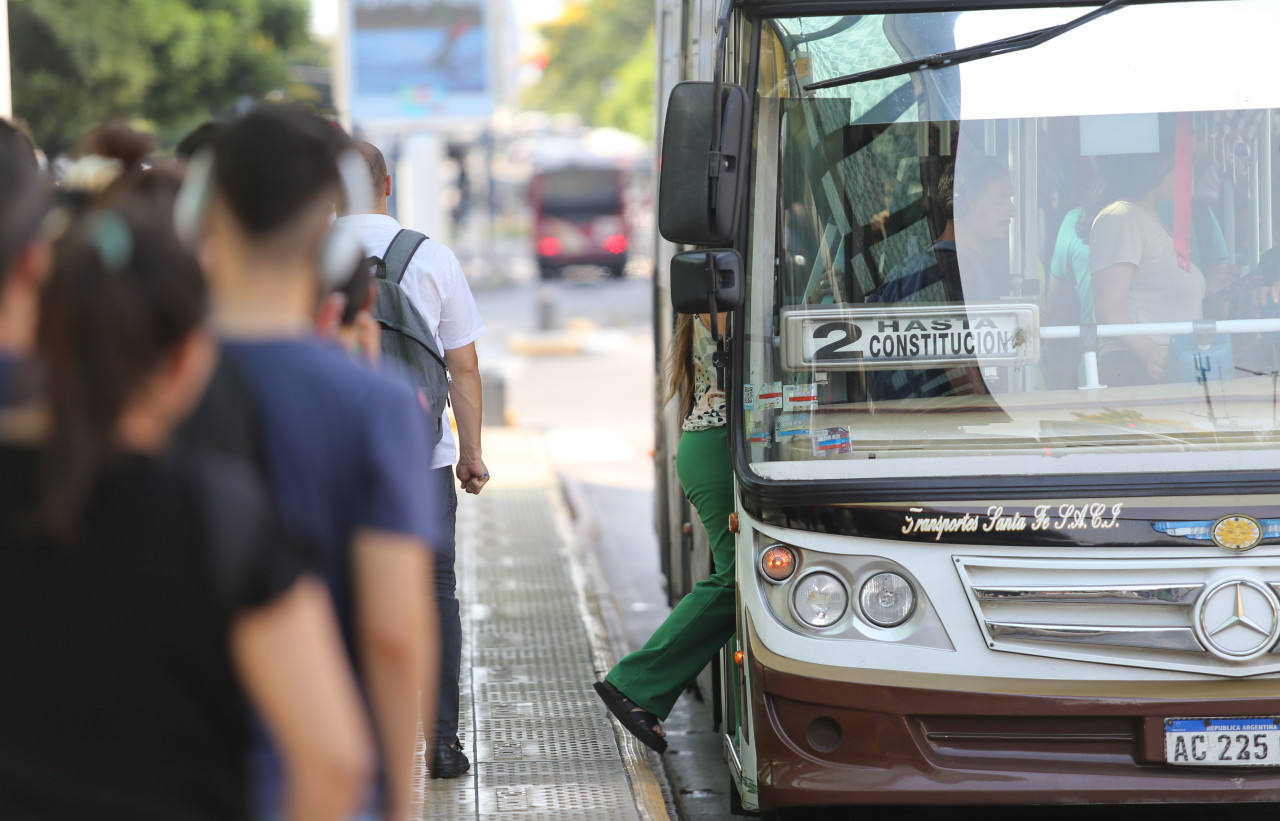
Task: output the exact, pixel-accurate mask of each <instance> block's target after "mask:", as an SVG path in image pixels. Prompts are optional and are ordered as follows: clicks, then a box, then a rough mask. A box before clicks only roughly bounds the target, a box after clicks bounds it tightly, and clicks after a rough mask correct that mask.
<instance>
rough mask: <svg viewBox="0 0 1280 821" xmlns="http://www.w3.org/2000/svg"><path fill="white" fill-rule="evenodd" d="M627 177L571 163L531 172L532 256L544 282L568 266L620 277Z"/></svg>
mask: <svg viewBox="0 0 1280 821" xmlns="http://www.w3.org/2000/svg"><path fill="white" fill-rule="evenodd" d="M625 191H626V175H625V173H624V172H623V171H622V170H620V169H619V168H617V167H616V166H614V165H604V164H598V163H597V164H580V165H579V164H574V165H562V166H558V167H555V168H543V169H540V170H538V171H535V172H534V174H533V177H532V179H531V180H530V182H529V201H530V206H531V208H532V210H533V232H534V233H533V242H534V253H535V255H536V256H537V258H538V270H539V273H540V274H541V277H542V278H543V279H557V278H559V277H560V274H561V272H562V271H563V269H564V268H567V267H568V266H571V265H594V266H599V267H602V268H606V269H607V270H608V271H609V275H610V276H613V277H621V276H622V274H623V269H624V268H625V267H626V263H627V244H628V231H627V219H626V214H625V202H624V194H625Z"/></svg>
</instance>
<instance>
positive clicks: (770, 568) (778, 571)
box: [760, 544, 796, 582]
mask: <svg viewBox="0 0 1280 821" xmlns="http://www.w3.org/2000/svg"><path fill="white" fill-rule="evenodd" d="M795 571H796V554H795V553H793V552H792V551H791V549H790V548H787V547H783V546H782V545H780V544H776V545H774V546H773V547H771V548H769V549H768V550H766V551H765V552H764V555H762V556H761V557H760V572H762V573H764V574H765V575H766V576H768V577H769V578H770V579H773V580H774V581H775V582H782V581H786V580H787V579H789V578H791V574H792V573H794V572H795Z"/></svg>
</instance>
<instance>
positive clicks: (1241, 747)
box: [1164, 717, 1280, 767]
mask: <svg viewBox="0 0 1280 821" xmlns="http://www.w3.org/2000/svg"><path fill="white" fill-rule="evenodd" d="M1164 760H1165V761H1167V762H1168V763H1170V764H1181V765H1186V766H1191V767H1275V766H1280V718H1275V717H1270V718H1170V719H1166V720H1165V723H1164Z"/></svg>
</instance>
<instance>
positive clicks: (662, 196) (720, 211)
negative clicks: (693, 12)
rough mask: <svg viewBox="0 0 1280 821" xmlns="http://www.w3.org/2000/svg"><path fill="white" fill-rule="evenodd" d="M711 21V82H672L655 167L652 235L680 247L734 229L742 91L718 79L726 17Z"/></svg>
mask: <svg viewBox="0 0 1280 821" xmlns="http://www.w3.org/2000/svg"><path fill="white" fill-rule="evenodd" d="M732 9H733V0H722V2H721V5H720V13H719V16H718V17H717V20H716V35H717V36H716V51H715V68H714V72H713V77H712V82H709V83H708V82H687V83H678V84H677V85H676V86H675V87H674V88H673V89H671V96H670V98H669V100H668V102H667V116H666V122H665V124H664V125H663V130H662V135H663V136H662V158H661V162H660V164H659V166H658V168H659V171H658V232H659V233H661V234H662V236H663V237H664V238H666V239H668V240H670V241H671V242H678V243H683V244H685V245H728V244H730V243H731V242H732V241H733V237H734V234H735V233H736V229H737V222H738V211H739V209H740V207H741V202H742V193H743V185H742V180H741V173H740V169H741V168H742V166H743V159H744V154H745V152H746V150H747V122H746V112H747V92H746V89H744V88H743V87H742V86H740V85H734V84H732V83H726V82H724V64H725V51H726V47H727V45H728V41H729V14H730V12H731V11H732Z"/></svg>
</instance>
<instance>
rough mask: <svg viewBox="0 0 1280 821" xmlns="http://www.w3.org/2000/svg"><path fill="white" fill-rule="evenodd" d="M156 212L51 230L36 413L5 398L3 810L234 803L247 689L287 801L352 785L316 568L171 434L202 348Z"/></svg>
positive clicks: (240, 811)
mask: <svg viewBox="0 0 1280 821" xmlns="http://www.w3.org/2000/svg"><path fill="white" fill-rule="evenodd" d="M205 303H206V298H205V286H204V281H203V278H202V276H201V273H200V270H199V268H198V266H197V265H196V263H195V261H194V259H192V258H191V256H190V255H189V254H188V253H186V251H185V250H183V249H182V248H181V247H180V246H179V245H178V243H177V240H176V238H174V237H173V235H172V231H171V228H170V227H169V220H168V215H167V214H159V213H156V212H155V211H153V210H148V209H147V208H145V207H143V206H141V205H139V204H136V203H134V204H130V203H128V202H121V203H117V204H116V206H115V207H114V210H110V211H106V210H97V211H92V212H90V213H89V215H88V216H87V217H86V218H85V219H84V220H83V221H82V222H81V223H80V224H78V225H77V226H75V227H73V228H72V229H71V230H70V231H69V233H68V234H67V235H66V236H65V237H64V238H63V239H61V240H60V242H59V244H58V246H57V248H56V259H55V265H54V269H53V271H52V273H51V275H50V278H49V280H48V282H47V285H46V289H45V293H44V295H43V299H42V304H41V310H40V317H39V332H38V338H37V350H38V353H39V355H40V356H41V358H42V360H43V364H44V366H45V368H46V373H47V382H46V386H47V387H46V398H45V402H46V405H47V409H46V411H45V412H44V414H43V415H42V416H43V418H44V419H45V420H46V425H45V428H46V430H45V433H44V435H43V436H41V437H39V438H37V436H36V435H33V434H32V433H30V432H29V431H30V428H29V427H28V426H24V425H18V424H15V423H14V418H13V416H12V414H13V412H12V411H11V412H9V413H10V416H8V417H4V418H0V659H3V660H4V661H3V663H4V674H3V675H0V817H3V818H23V819H71V818H74V819H121V818H128V819H154V820H155V821H162V820H164V821H171V820H172V819H247V818H250V817H251V814H250V812H249V798H248V789H247V785H246V781H247V779H246V776H247V765H246V756H247V752H248V749H249V742H250V735H249V719H248V712H249V710H248V707H249V703H252V705H253V706H254V707H256V708H257V710H258V711H259V713H260V714H261V715H262V716H263V717H264V718H265V720H266V722H267V724H268V725H269V727H270V728H271V730H272V731H273V732H274V734H275V735H276V737H277V739H278V741H279V745H280V748H281V749H282V750H283V751H284V754H285V757H286V761H287V766H288V770H289V774H290V776H291V795H290V804H289V811H290V815H291V817H292V818H296V819H307V821H311V819H318V818H324V819H341V818H345V817H347V816H348V815H349V813H350V812H351V810H352V808H353V807H355V806H356V805H357V804H358V801H359V799H360V797H361V790H362V788H363V787H364V786H365V783H366V781H365V778H366V776H367V774H368V770H369V761H370V753H369V750H370V741H369V738H368V734H367V729H366V727H365V725H364V722H363V719H362V716H361V712H360V709H359V706H358V705H359V702H358V696H357V694H356V692H355V686H354V684H353V681H352V677H351V674H350V672H349V670H348V668H347V666H346V662H345V659H344V657H343V653H342V649H341V643H340V640H339V638H338V633H337V629H336V627H335V625H334V621H333V616H332V612H331V609H330V607H329V605H328V601H327V597H326V596H325V594H324V591H323V587H322V585H321V584H320V583H319V582H318V581H316V580H314V579H313V578H311V577H310V576H307V575H305V574H304V573H303V572H302V568H303V567H304V563H303V562H302V561H301V560H300V559H299V558H298V557H297V556H296V555H294V553H293V552H291V551H289V550H287V549H286V548H285V547H284V546H283V545H282V544H281V543H280V541H279V540H278V538H277V531H276V529H275V527H274V526H273V523H272V522H273V520H272V517H271V516H270V515H269V507H268V504H267V502H266V499H265V496H264V495H263V492H262V491H261V489H260V488H259V487H258V486H257V485H255V484H254V483H253V481H252V479H251V478H250V477H249V476H248V475H247V474H246V473H244V472H241V471H240V470H238V468H237V466H234V465H229V464H211V463H206V462H199V463H197V462H194V461H184V460H183V459H182V458H180V457H177V456H174V455H171V454H169V453H168V452H167V449H166V443H167V440H168V436H169V433H170V431H171V430H172V428H173V426H174V425H175V424H176V423H177V421H178V420H179V419H180V418H181V417H182V416H183V414H184V413H185V412H186V411H187V410H188V409H189V407H190V406H191V404H192V403H193V402H194V400H195V399H196V397H197V396H198V394H199V392H200V391H201V389H202V388H203V385H204V381H205V379H206V376H207V374H208V372H209V370H210V367H211V364H212V360H213V357H214V346H213V344H212V342H211V341H210V340H209V338H208V335H207V333H206V332H205V330H204V328H203V321H204V315H205V307H206V304H205Z"/></svg>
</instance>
